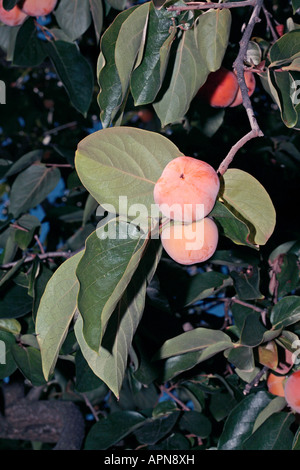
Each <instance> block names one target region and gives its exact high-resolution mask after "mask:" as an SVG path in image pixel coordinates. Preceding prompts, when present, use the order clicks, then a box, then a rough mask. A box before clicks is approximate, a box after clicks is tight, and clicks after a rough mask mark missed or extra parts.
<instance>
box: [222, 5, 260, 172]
mask: <svg viewBox="0 0 300 470" xmlns="http://www.w3.org/2000/svg"><path fill="white" fill-rule="evenodd" d="M262 6H263V0H256V1H255V7H254V8H253V12H252V15H251V17H250V20H249V22H248V24H247V26H246V28H245V31H244V34H243V37H242V39H241V41H240V49H239V53H238V55H237V58H236V59H235V61H234V63H233V69H234V70H235V73H236V76H237V81H238V84H239V87H240V90H241V94H242V98H243V106H244V108H245V110H246V113H247V116H248V120H249V123H250V127H251V131H250V132H248V134H246V135H245V136H244V137H242V138H241V139H240V140H239V141H238V142H237V143H236V144H235V145H233V147H232V148H231V149H230V151H229V153H228V155H227V156H226V157H225V159H224V160H223V161H222V162H221V164H220V166H219V168H218V173H219V174H220V175H223V174H224V173H225V172H226V171H227V168H228V166H229V165H230V163H231V162H232V160H233V158H234V156H235V155H236V153H237V152H238V150H239V149H240V148H242V147H243V145H245V143H246V142H248V141H249V140H251V139H253V138H255V137H263V135H264V134H263V132H262V131H261V129H260V127H259V125H258V123H257V120H256V118H255V115H254V111H253V107H252V103H251V100H250V97H249V95H248V87H247V85H246V82H245V74H244V60H245V56H246V53H247V48H248V44H249V41H250V39H251V35H252V32H253V29H254V26H255V25H256V23H258V22H260V18H259V14H260V10H261V9H262Z"/></svg>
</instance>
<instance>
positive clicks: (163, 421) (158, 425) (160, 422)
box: [134, 411, 180, 445]
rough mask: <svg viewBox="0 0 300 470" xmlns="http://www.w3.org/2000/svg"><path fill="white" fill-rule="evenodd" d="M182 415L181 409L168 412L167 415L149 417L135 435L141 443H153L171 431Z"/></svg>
mask: <svg viewBox="0 0 300 470" xmlns="http://www.w3.org/2000/svg"><path fill="white" fill-rule="evenodd" d="M179 415H180V411H174V412H173V413H167V414H166V415H165V416H159V417H156V418H148V419H146V420H145V422H144V423H143V425H142V426H141V427H139V428H138V430H137V431H135V433H134V435H135V437H136V438H137V440H138V441H139V442H140V444H148V445H153V444H156V442H157V441H159V440H160V439H162V438H163V437H164V436H166V434H168V433H169V432H171V430H172V429H173V427H174V426H175V424H176V421H177V420H178V418H179Z"/></svg>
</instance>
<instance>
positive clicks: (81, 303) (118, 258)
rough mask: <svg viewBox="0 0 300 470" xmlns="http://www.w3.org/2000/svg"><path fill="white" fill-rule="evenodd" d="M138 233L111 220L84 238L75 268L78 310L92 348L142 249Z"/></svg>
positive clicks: (143, 246) (142, 242)
mask: <svg viewBox="0 0 300 470" xmlns="http://www.w3.org/2000/svg"><path fill="white" fill-rule="evenodd" d="M140 235H141V234H140V232H138V230H137V229H136V227H135V226H134V225H132V224H128V223H127V222H124V221H122V220H118V219H113V220H110V221H108V222H107V223H106V224H105V225H103V226H102V227H100V228H98V229H97V230H96V231H95V232H93V233H92V234H91V235H90V236H89V237H88V238H87V240H86V246H85V252H84V255H83V256H82V258H81V260H80V262H79V264H78V267H77V271H76V274H77V278H78V280H79V284H80V289H79V294H78V309H79V311H80V313H81V316H82V319H83V335H84V337H85V340H86V342H87V344H88V345H89V346H90V347H91V348H92V349H94V350H95V351H98V350H99V347H100V344H101V340H102V337H103V334H104V331H105V327H106V325H107V322H108V320H109V318H110V316H111V314H112V313H113V311H114V309H115V308H116V305H117V303H118V301H119V300H120V298H121V297H122V295H123V293H124V291H125V289H126V287H127V285H128V284H129V282H130V280H131V278H132V276H133V274H134V272H135V270H136V269H137V266H138V263H139V261H140V259H141V256H142V254H143V251H144V249H145V240H143V239H141V236H140Z"/></svg>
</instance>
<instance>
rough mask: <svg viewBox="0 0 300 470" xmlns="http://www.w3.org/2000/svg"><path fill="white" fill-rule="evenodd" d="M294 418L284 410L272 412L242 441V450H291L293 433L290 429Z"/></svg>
mask: <svg viewBox="0 0 300 470" xmlns="http://www.w3.org/2000/svg"><path fill="white" fill-rule="evenodd" d="M294 420H295V418H294V416H293V415H291V414H287V413H284V412H279V413H274V414H272V415H271V416H270V417H269V418H268V419H267V420H266V421H264V422H263V423H262V424H261V425H260V426H259V428H258V429H257V430H256V431H255V432H254V433H253V434H252V435H251V436H250V437H249V438H248V439H247V440H246V441H245V442H244V443H243V449H244V450H254V449H255V450H291V449H292V444H293V438H294V436H293V433H292V431H291V430H290V427H291V425H292V423H293V422H294Z"/></svg>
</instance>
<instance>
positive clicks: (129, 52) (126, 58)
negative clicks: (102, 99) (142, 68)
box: [115, 3, 150, 100]
mask: <svg viewBox="0 0 300 470" xmlns="http://www.w3.org/2000/svg"><path fill="white" fill-rule="evenodd" d="M149 5H150V4H149V3H145V4H144V5H141V6H139V7H138V8H136V9H135V10H134V11H132V13H131V15H129V16H128V18H126V19H125V20H124V21H123V23H122V24H121V26H120V29H119V32H118V37H117V40H116V46H115V63H116V68H117V71H118V75H119V78H120V82H121V86H122V100H124V98H125V96H126V94H127V91H128V87H129V84H130V77H131V73H132V71H133V69H134V67H135V66H136V64H135V62H136V59H137V56H138V53H139V51H140V50H141V49H142V47H143V46H142V45H143V43H144V36H145V33H146V28H147V24H148V16H149Z"/></svg>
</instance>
